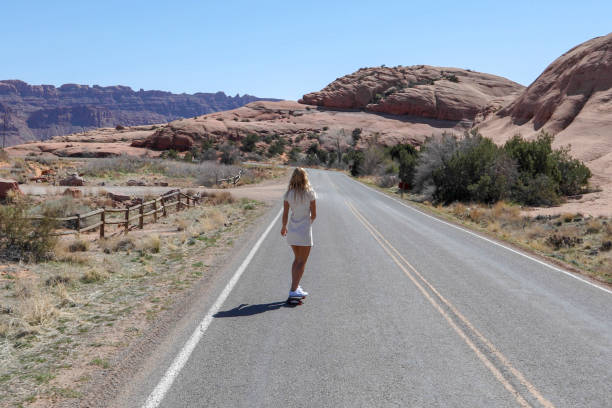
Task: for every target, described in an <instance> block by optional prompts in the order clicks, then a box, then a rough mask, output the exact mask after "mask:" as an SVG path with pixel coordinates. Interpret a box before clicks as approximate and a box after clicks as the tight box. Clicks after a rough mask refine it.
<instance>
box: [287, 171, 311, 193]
mask: <svg viewBox="0 0 612 408" xmlns="http://www.w3.org/2000/svg"><path fill="white" fill-rule="evenodd" d="M310 190H312V187H311V186H310V182H309V181H308V175H307V174H306V170H304V169H303V168H301V167H296V169H295V170H293V174H292V175H291V179H290V180H289V187H288V188H287V194H289V192H291V191H293V193H294V194H295V195H296V196H297V197H300V198H303V197H304V194H305V193H306V192H307V191H310Z"/></svg>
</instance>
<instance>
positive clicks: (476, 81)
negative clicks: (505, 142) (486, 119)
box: [299, 65, 524, 121]
mask: <svg viewBox="0 0 612 408" xmlns="http://www.w3.org/2000/svg"><path fill="white" fill-rule="evenodd" d="M523 88H524V87H523V86H522V85H520V84H517V83H515V82H512V81H510V80H508V79H505V78H502V77H498V76H495V75H490V74H483V73H480V72H474V71H467V70H464V69H459V68H442V67H432V66H428V65H416V66H410V67H402V66H399V67H395V68H388V67H380V68H362V69H360V70H359V71H357V72H354V73H352V74H350V75H346V76H344V77H342V78H339V79H336V80H335V81H334V82H332V83H331V84H329V85H327V86H326V87H325V88H324V89H323V90H321V91H319V92H313V93H309V94H306V95H304V97H303V98H302V99H300V101H299V102H301V103H305V104H312V105H318V106H324V107H327V108H339V109H364V110H366V111H372V112H382V113H390V114H394V115H410V116H416V117H421V118H432V119H440V120H453V121H460V120H466V121H473V120H474V119H475V117H476V115H477V113H478V112H479V111H480V110H481V109H482V108H484V107H485V106H486V105H487V104H488V103H489V102H490V101H491V100H493V99H495V98H500V97H506V96H508V95H516V94H517V93H518V92H519V91H522V90H523Z"/></svg>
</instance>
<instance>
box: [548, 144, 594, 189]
mask: <svg viewBox="0 0 612 408" xmlns="http://www.w3.org/2000/svg"><path fill="white" fill-rule="evenodd" d="M553 155H554V156H555V161H556V162H557V169H558V170H559V176H560V179H559V192H560V193H561V194H562V195H566V196H571V195H576V194H580V193H583V192H584V191H585V189H586V188H587V187H588V185H589V179H590V178H591V176H592V173H591V170H589V168H588V167H587V166H585V165H584V163H583V162H581V161H580V160H577V159H573V158H571V157H570V155H569V149H568V148H563V149H559V150H557V151H555V152H554V153H553Z"/></svg>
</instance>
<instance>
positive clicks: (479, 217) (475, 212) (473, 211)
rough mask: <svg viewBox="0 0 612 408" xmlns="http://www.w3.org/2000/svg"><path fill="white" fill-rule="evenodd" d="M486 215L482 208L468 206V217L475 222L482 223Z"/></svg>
mask: <svg viewBox="0 0 612 408" xmlns="http://www.w3.org/2000/svg"><path fill="white" fill-rule="evenodd" d="M486 215H487V214H486V213H485V211H484V210H483V209H481V208H479V207H473V208H470V211H469V213H468V218H469V219H470V220H472V221H474V222H476V223H482V222H483V221H486Z"/></svg>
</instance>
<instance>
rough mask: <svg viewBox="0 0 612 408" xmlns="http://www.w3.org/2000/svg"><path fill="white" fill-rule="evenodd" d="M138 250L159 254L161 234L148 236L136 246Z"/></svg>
mask: <svg viewBox="0 0 612 408" xmlns="http://www.w3.org/2000/svg"><path fill="white" fill-rule="evenodd" d="M136 248H137V249H138V250H140V251H143V252H150V253H153V254H158V253H159V251H160V249H161V239H160V237H159V234H152V235H148V236H146V237H144V238H142V239H141V240H139V241H138V243H137V244H136Z"/></svg>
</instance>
